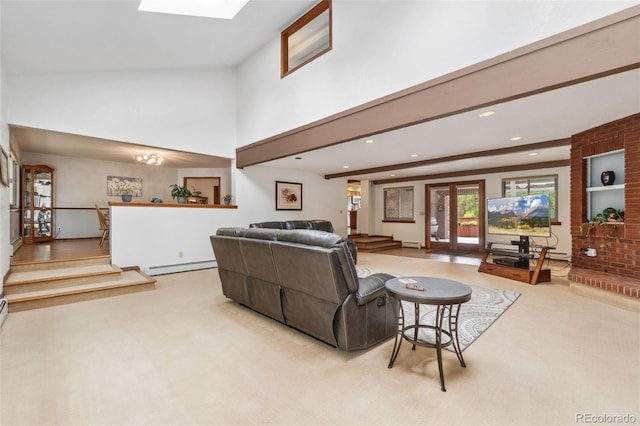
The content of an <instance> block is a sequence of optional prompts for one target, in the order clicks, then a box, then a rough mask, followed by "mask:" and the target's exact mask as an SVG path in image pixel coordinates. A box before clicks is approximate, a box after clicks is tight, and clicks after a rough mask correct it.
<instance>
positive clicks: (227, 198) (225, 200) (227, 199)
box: [222, 194, 231, 206]
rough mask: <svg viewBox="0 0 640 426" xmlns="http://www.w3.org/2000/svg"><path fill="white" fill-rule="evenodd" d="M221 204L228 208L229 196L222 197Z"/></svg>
mask: <svg viewBox="0 0 640 426" xmlns="http://www.w3.org/2000/svg"><path fill="white" fill-rule="evenodd" d="M222 202H223V203H224V204H225V205H226V206H228V205H229V204H231V194H227V195H225V196H224V197H222Z"/></svg>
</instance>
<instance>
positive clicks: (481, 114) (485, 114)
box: [479, 111, 496, 117]
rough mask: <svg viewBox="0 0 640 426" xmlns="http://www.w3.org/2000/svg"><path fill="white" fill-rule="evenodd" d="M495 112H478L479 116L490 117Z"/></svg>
mask: <svg viewBox="0 0 640 426" xmlns="http://www.w3.org/2000/svg"><path fill="white" fill-rule="evenodd" d="M495 113H496V112H495V111H485V112H482V113H480V115H479V117H491V116H492V115H493V114H495Z"/></svg>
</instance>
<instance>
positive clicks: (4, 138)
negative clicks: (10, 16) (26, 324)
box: [0, 8, 11, 294]
mask: <svg viewBox="0 0 640 426" xmlns="http://www.w3.org/2000/svg"><path fill="white" fill-rule="evenodd" d="M1 10H2V8H0V11H1ZM1 42H2V40H1V37H0V45H1ZM5 88H6V83H5V75H4V70H3V67H2V55H0V147H2V149H3V150H4V152H5V153H7V155H9V152H10V149H9V127H8V126H7V120H6V115H5V106H6V99H5ZM10 233H11V232H10V226H9V188H7V187H6V186H4V185H2V184H0V235H2V238H0V294H2V291H3V288H4V276H5V275H6V274H7V273H8V272H9V263H10V260H11V244H10V243H9V240H10V237H9V235H10Z"/></svg>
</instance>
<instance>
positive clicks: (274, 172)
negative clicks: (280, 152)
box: [110, 166, 347, 274]
mask: <svg viewBox="0 0 640 426" xmlns="http://www.w3.org/2000/svg"><path fill="white" fill-rule="evenodd" d="M277 180H279V181H286V182H297V183H301V184H302V210H301V211H281V210H280V211H276V209H275V186H276V181H277ZM234 182H235V186H236V188H237V193H238V199H237V200H236V202H237V206H238V207H237V209H203V208H188V207H187V208H183V207H157V208H150V207H136V206H133V205H132V206H112V207H111V218H112V225H111V226H112V232H111V246H110V248H111V259H112V262H113V263H115V264H116V265H118V266H121V267H126V266H134V265H135V266H140V267H141V268H142V269H143V270H144V271H145V272H147V273H150V274H154V271H155V270H157V269H161V270H163V269H170V268H175V269H174V270H175V271H178V270H180V271H184V270H189V269H199V268H201V267H203V266H208V265H210V264H211V263H210V262H213V261H214V255H213V250H212V249H211V244H210V241H209V236H210V235H212V234H215V232H216V230H217V229H218V228H220V227H235V226H239V227H248V226H249V224H250V223H252V222H264V221H272V220H278V221H282V220H296V219H326V220H330V221H331V222H332V223H333V225H334V228H335V232H336V233H338V234H341V235H344V236H346V231H347V225H346V221H347V216H346V209H345V207H346V204H345V197H346V188H347V182H346V180H344V179H335V180H331V181H326V180H325V179H324V178H323V177H322V176H319V175H315V174H311V173H303V172H291V171H285V170H280V169H275V168H270V167H263V166H257V167H251V168H249V169H246V170H236V171H235V176H234ZM338 206H340V207H338ZM167 224H171V226H168V225H167ZM150 248H153V249H150Z"/></svg>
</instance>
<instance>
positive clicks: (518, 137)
mask: <svg viewBox="0 0 640 426" xmlns="http://www.w3.org/2000/svg"><path fill="white" fill-rule="evenodd" d="M520 139H522V136H514V137H512V138H511V139H509V140H510V141H519V140H520Z"/></svg>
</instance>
